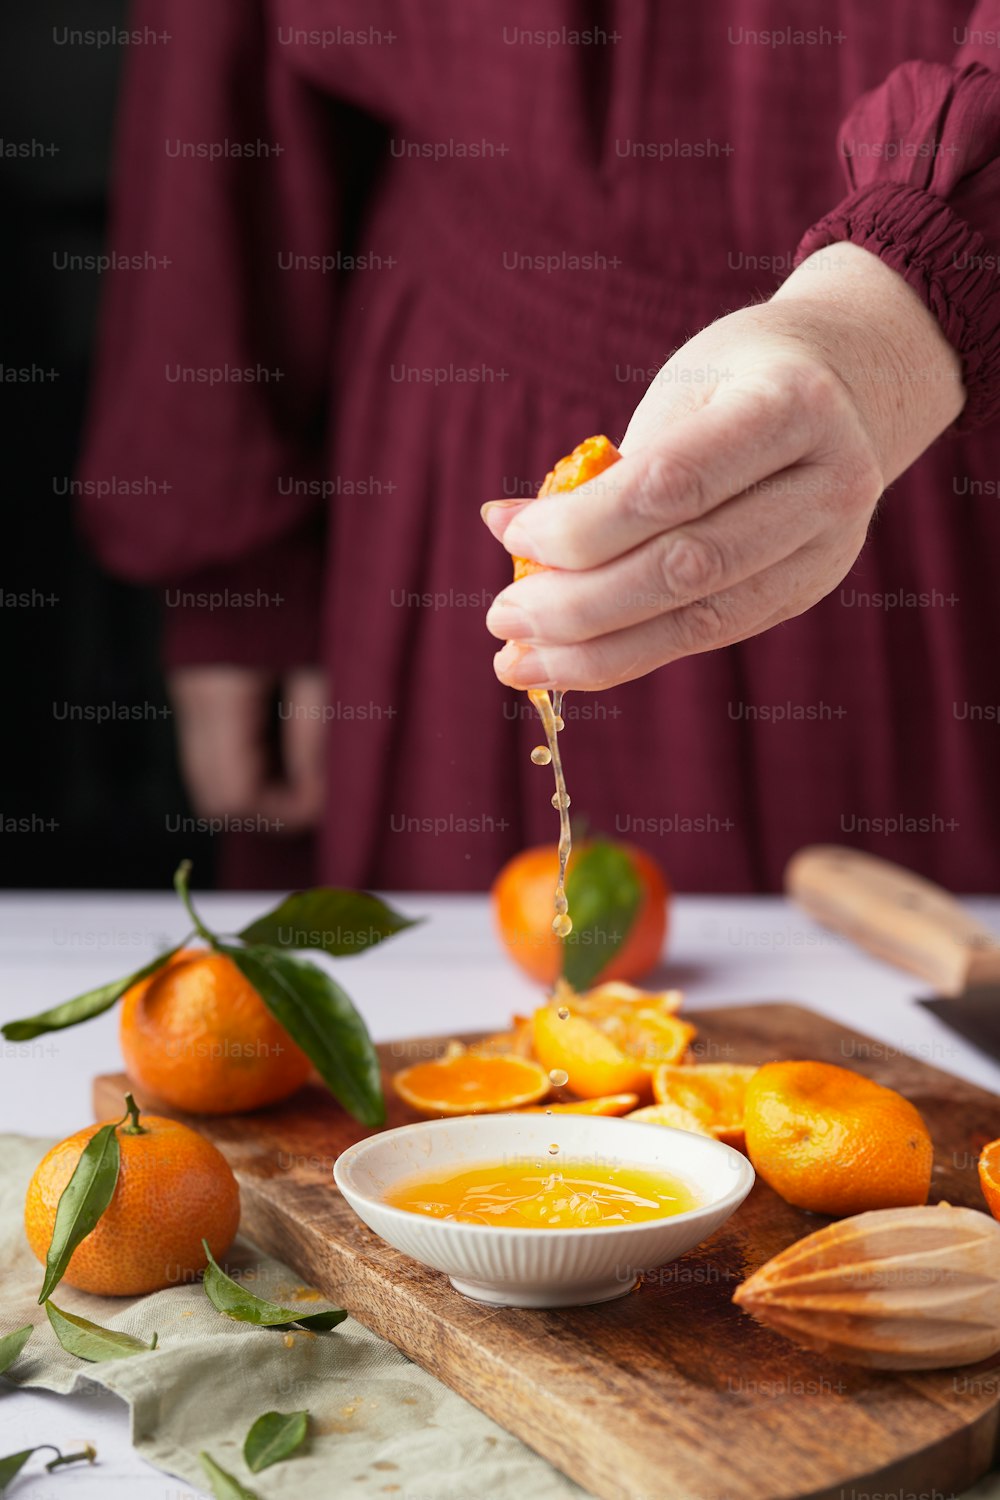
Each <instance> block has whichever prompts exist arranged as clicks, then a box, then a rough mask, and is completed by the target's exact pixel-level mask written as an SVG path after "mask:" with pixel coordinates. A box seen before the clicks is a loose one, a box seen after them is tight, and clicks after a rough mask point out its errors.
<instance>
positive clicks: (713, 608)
mask: <svg viewBox="0 0 1000 1500" xmlns="http://www.w3.org/2000/svg"><path fill="white" fill-rule="evenodd" d="M670 625H671V635H672V639H673V645H674V648H675V651H676V654H677V655H678V656H689V655H691V654H693V653H694V652H697V651H705V650H707V649H708V648H709V647H711V646H715V645H717V644H720V643H721V642H722V640H723V639H724V638H725V633H726V626H727V621H726V615H725V610H724V608H723V606H722V601H721V600H719V599H716V598H713V597H712V596H708V597H707V598H704V599H698V600H697V601H696V602H695V603H694V604H689V605H687V606H686V608H684V609H680V610H678V611H677V613H676V614H674V615H671V616H670Z"/></svg>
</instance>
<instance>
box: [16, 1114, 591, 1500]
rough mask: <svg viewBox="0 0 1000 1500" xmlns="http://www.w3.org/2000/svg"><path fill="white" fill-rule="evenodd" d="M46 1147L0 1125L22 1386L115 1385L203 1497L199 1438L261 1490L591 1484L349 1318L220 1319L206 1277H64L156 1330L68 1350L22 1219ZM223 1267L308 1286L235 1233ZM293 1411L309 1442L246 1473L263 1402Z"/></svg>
mask: <svg viewBox="0 0 1000 1500" xmlns="http://www.w3.org/2000/svg"><path fill="white" fill-rule="evenodd" d="M51 1144H52V1143H51V1142H50V1141H42V1140H37V1139H29V1138H26V1137H23V1136H13V1135H7V1136H0V1163H2V1168H0V1266H2V1267H3V1270H2V1273H0V1276H2V1290H3V1303H2V1312H0V1334H4V1333H10V1332H11V1331H12V1330H13V1329H15V1328H21V1327H23V1326H24V1325H25V1324H26V1323H33V1324H34V1325H35V1332H34V1333H33V1334H32V1337H31V1339H30V1341H29V1343H28V1345H27V1347H26V1348H25V1350H24V1352H23V1353H22V1355H21V1356H20V1358H19V1359H18V1360H17V1362H16V1364H15V1365H14V1366H13V1367H12V1369H11V1371H10V1378H11V1379H13V1380H15V1381H16V1382H17V1383H19V1384H20V1385H22V1386H40V1387H42V1388H43V1389H44V1390H48V1391H57V1392H61V1393H63V1394H66V1393H68V1392H74V1393H77V1394H79V1393H81V1392H86V1391H87V1390H88V1389H93V1388H95V1387H100V1388H103V1389H105V1390H109V1391H113V1392H114V1393H115V1394H116V1395H118V1396H120V1397H121V1398H122V1399H123V1400H124V1401H126V1402H127V1403H128V1405H129V1408H130V1412H131V1433H132V1442H133V1444H134V1446H135V1448H136V1451H137V1452H138V1453H140V1454H141V1455H142V1457H143V1458H144V1459H147V1460H148V1462H149V1463H151V1464H155V1465H156V1467H157V1468H159V1469H164V1470H166V1471H167V1472H168V1473H170V1474H175V1475H178V1476H179V1477H180V1478H182V1479H184V1480H185V1481H186V1482H187V1483H189V1484H190V1485H192V1486H193V1487H194V1488H195V1489H197V1490H200V1491H201V1492H203V1493H206V1494H207V1493H208V1492H209V1485H208V1482H207V1480H206V1477H205V1473H204V1470H203V1469H202V1467H201V1464H200V1463H199V1461H198V1454H199V1453H200V1452H201V1451H202V1450H203V1449H204V1450H207V1451H208V1452H209V1453H211V1455H212V1457H213V1458H215V1460H216V1461H217V1462H218V1463H220V1464H221V1465H222V1467H223V1468H225V1469H228V1470H229V1471H230V1473H232V1474H234V1475H235V1476H236V1477H237V1478H238V1479H239V1480H240V1481H241V1482H242V1483H243V1484H244V1485H245V1486H246V1487H247V1488H248V1489H251V1490H253V1491H254V1492H255V1493H256V1494H258V1495H259V1496H260V1497H261V1500H269V1497H271V1496H274V1497H278V1496H285V1495H288V1496H291V1495H294V1496H295V1497H296V1500H313V1497H315V1500H329V1497H330V1496H331V1495H333V1494H336V1496H337V1497H338V1500H480V1497H482V1496H484V1495H489V1496H490V1497H496V1500H508V1497H509V1500H570V1497H577V1500H579V1497H581V1496H583V1495H584V1494H585V1493H586V1492H585V1491H584V1490H582V1489H580V1487H579V1486H578V1485H576V1484H573V1483H572V1482H571V1481H570V1480H568V1479H566V1478H565V1477H564V1476H563V1475H562V1474H560V1473H559V1472H558V1470H556V1469H554V1468H553V1467H552V1466H551V1465H550V1464H548V1463H546V1461H545V1460H544V1459H542V1458H539V1457H538V1455H537V1454H536V1453H533V1452H532V1451H531V1449H530V1448H527V1447H525V1445H524V1444H523V1443H522V1442H520V1441H519V1440H518V1439H517V1438H515V1437H512V1436H511V1435H510V1433H508V1432H505V1431H504V1430H503V1428H502V1427H498V1426H497V1424H496V1423H495V1422H492V1421H491V1420H490V1419H489V1418H488V1417H485V1416H484V1415H483V1414H482V1412H480V1411H478V1410H477V1409H476V1408H475V1407H474V1406H471V1405H470V1404H469V1402H467V1401H465V1400H463V1399H462V1397H461V1396H457V1395H455V1393H454V1392H453V1391H450V1390H449V1389H448V1388H447V1387H446V1386H444V1385H442V1384H441V1382H440V1381H439V1380H436V1379H435V1378H434V1377H433V1376H432V1375H428V1374H427V1373H426V1371H424V1370H422V1369H420V1367H419V1365H415V1364H413V1363H411V1361H410V1360H408V1359H407V1358H406V1356H405V1355H403V1354H400V1352H399V1350H398V1349H395V1348H394V1347H393V1346H392V1345H391V1344H388V1343H386V1342H385V1340H383V1339H380V1338H378V1337H377V1336H376V1335H375V1334H373V1333H369V1331H368V1330H367V1329H366V1328H362V1327H361V1325H360V1324H359V1323H356V1322H355V1321H354V1319H353V1318H348V1319H347V1321H346V1322H344V1323H341V1324H340V1325H339V1327H338V1328H336V1329H335V1330H334V1331H332V1332H330V1333H325V1334H309V1333H305V1332H300V1333H292V1334H288V1335H286V1334H285V1333H283V1332H280V1331H277V1330H273V1331H267V1330H264V1329H256V1328H251V1327H249V1326H248V1325H247V1324H245V1323H236V1322H233V1321H232V1319H230V1318H225V1317H223V1316H222V1315H221V1314H220V1313H218V1312H216V1310H215V1308H214V1307H213V1306H212V1304H211V1303H210V1302H209V1300H208V1298H207V1297H206V1296H205V1293H204V1291H203V1290H202V1288H201V1286H200V1284H195V1285H182V1286H176V1287H171V1288H170V1289H169V1290H168V1291H163V1292H154V1293H153V1294H152V1295H151V1296H148V1297H93V1296H90V1295H89V1294H88V1293H85V1292H77V1291H74V1290H73V1288H72V1287H69V1286H67V1285H66V1284H65V1283H62V1284H61V1285H60V1286H59V1287H58V1288H57V1290H56V1293H55V1297H54V1301H55V1302H56V1303H57V1304H58V1305H59V1307H61V1308H64V1309H65V1310H66V1311H68V1312H74V1313H78V1314H80V1315H81V1316H83V1317H87V1318H90V1319H91V1320H92V1321H94V1322H96V1323H101V1324H104V1325H105V1326H107V1327H110V1328H115V1329H118V1330H120V1331H122V1332H125V1333H131V1334H134V1335H135V1336H136V1337H138V1338H142V1339H144V1340H147V1341H148V1340H149V1339H151V1338H152V1335H153V1333H154V1332H156V1333H158V1334H159V1339H160V1346H159V1348H157V1349H156V1350H154V1351H153V1352H151V1353H149V1354H139V1355H135V1356H134V1357H132V1358H130V1359H122V1360H115V1361H113V1362H110V1363H106V1364H87V1363H84V1362H83V1361H82V1360H79V1359H76V1358H75V1357H74V1356H73V1355H71V1354H67V1353H66V1352H65V1350H64V1349H63V1348H62V1347H61V1346H60V1344H59V1343H58V1342H57V1340H56V1337H55V1334H54V1333H53V1332H52V1329H51V1328H50V1327H49V1323H48V1319H47V1318H46V1316H45V1313H44V1311H43V1309H42V1308H40V1307H39V1306H38V1302H37V1297H38V1292H39V1289H40V1287H41V1272H42V1268H41V1266H40V1265H39V1263H38V1261H36V1260H35V1257H34V1256H33V1255H32V1253H31V1251H30V1250H29V1248H28V1245H27V1241H26V1240H25V1237H24V1229H23V1225H22V1214H23V1210H24V1195H25V1191H26V1189H27V1185H28V1180H29V1178H30V1177H31V1174H32V1172H33V1171H34V1169H35V1166H36V1165H37V1163H38V1162H39V1161H40V1160H41V1158H42V1156H43V1155H44V1153H45V1152H46V1151H47V1150H48V1148H49V1146H50V1145H51ZM226 1265H227V1267H228V1268H229V1269H230V1270H232V1269H233V1268H234V1267H236V1268H240V1269H239V1271H238V1272H237V1274H238V1275H239V1276H240V1279H241V1280H243V1281H245V1282H246V1283H247V1284H248V1285H249V1287H250V1289H251V1290H252V1291H254V1292H256V1293H257V1295H258V1296H261V1297H266V1298H268V1299H269V1300H271V1301H274V1302H279V1303H282V1304H283V1305H288V1306H293V1307H294V1306H295V1305H296V1303H297V1301H299V1300H300V1299H302V1294H303V1293H304V1292H305V1291H306V1290H307V1289H306V1288H304V1287H303V1286H302V1285H301V1282H300V1280H299V1278H298V1277H296V1275H295V1273H294V1272H293V1271H290V1270H289V1269H288V1268H287V1267H286V1266H283V1265H281V1264H280V1262H278V1261H275V1260H270V1259H268V1258H266V1257H264V1256H262V1255H260V1254H259V1253H258V1252H256V1251H255V1250H254V1249H253V1248H252V1247H251V1246H249V1245H247V1244H246V1243H245V1242H241V1241H237V1243H236V1245H235V1246H234V1248H233V1249H232V1250H231V1251H230V1252H229V1254H228V1255H227V1256H226ZM301 1305H302V1311H303V1313H308V1312H315V1311H316V1308H317V1306H319V1305H326V1304H325V1302H323V1303H317V1302H316V1300H315V1297H313V1300H311V1301H310V1300H301ZM3 1378H4V1377H2V1376H0V1387H2V1385H3ZM303 1410H307V1411H309V1412H310V1413H311V1427H310V1430H311V1437H310V1439H309V1441H308V1443H307V1444H306V1445H304V1447H303V1448H301V1449H300V1450H299V1451H298V1453H296V1454H295V1456H294V1457H293V1458H291V1459H289V1460H287V1462H285V1463H281V1464H277V1465H275V1466H274V1467H273V1468H270V1469H267V1470H266V1471H264V1472H263V1473H261V1474H251V1473H250V1472H249V1471H248V1470H247V1469H246V1468H245V1466H244V1464H243V1456H242V1447H243V1439H244V1437H245V1436H246V1433H247V1430H248V1428H249V1427H250V1424H251V1423H252V1422H253V1421H254V1420H255V1419H256V1418H257V1417H259V1416H260V1415H261V1413H262V1412H265V1411H286V1412H287V1411H303ZM44 1456H46V1457H47V1456H48V1455H44ZM100 1461H101V1460H100V1455H98V1463H100ZM72 1472H73V1471H72V1470H66V1471H65V1473H66V1474H67V1475H71V1474H72ZM22 1482H25V1481H22ZM17 1483H18V1481H16V1480H15V1481H14V1484H13V1485H12V1486H11V1490H12V1493H11V1500H16V1494H17V1489H16V1486H17ZM54 1485H55V1481H53V1487H54ZM67 1493H68V1490H67Z"/></svg>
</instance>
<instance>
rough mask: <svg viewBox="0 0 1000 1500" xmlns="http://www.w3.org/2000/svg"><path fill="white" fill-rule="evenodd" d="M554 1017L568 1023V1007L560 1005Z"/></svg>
mask: <svg viewBox="0 0 1000 1500" xmlns="http://www.w3.org/2000/svg"><path fill="white" fill-rule="evenodd" d="M556 1015H557V1016H558V1017H559V1019H560V1021H568V1020H569V1006H568V1005H560V1007H559V1009H558V1010H557V1011H556Z"/></svg>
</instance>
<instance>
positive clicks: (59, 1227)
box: [38, 1124, 121, 1302]
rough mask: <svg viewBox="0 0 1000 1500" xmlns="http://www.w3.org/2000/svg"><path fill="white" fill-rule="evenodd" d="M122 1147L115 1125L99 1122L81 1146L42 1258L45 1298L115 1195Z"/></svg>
mask: <svg viewBox="0 0 1000 1500" xmlns="http://www.w3.org/2000/svg"><path fill="white" fill-rule="evenodd" d="M120 1166H121V1148H120V1147H119V1145H118V1126H117V1124H113V1125H102V1126H101V1128H100V1130H98V1131H97V1133H96V1134H95V1135H92V1136H91V1138H90V1140H89V1141H88V1142H87V1144H86V1146H84V1148H83V1151H82V1152H81V1153H80V1160H79V1161H78V1162H77V1164H76V1166H75V1167H74V1169H73V1175H72V1177H71V1178H70V1180H69V1182H67V1184H66V1186H65V1187H64V1188H63V1190H62V1195H61V1197H60V1199H59V1206H58V1207H57V1209H56V1221H55V1223H54V1225H53V1226H52V1241H51V1243H50V1245H49V1253H48V1255H47V1257H46V1260H45V1280H44V1281H43V1282H42V1290H41V1291H40V1292H39V1294H38V1300H39V1302H47V1301H48V1299H49V1297H51V1295H52V1293H53V1292H54V1291H55V1289H56V1287H57V1286H58V1285H59V1283H60V1281H61V1280H62V1278H63V1276H64V1274H65V1272H66V1267H67V1266H68V1265H69V1263H70V1258H71V1257H72V1254H73V1251H74V1250H75V1249H76V1247H77V1245H79V1243H80V1241H81V1240H85V1239H86V1238H87V1235H88V1234H90V1232H91V1230H92V1229H93V1228H94V1226H95V1225H96V1224H97V1221H98V1220H99V1219H100V1217H101V1215H102V1214H103V1212H104V1210H105V1209H106V1208H107V1206H108V1204H109V1203H110V1202H111V1200H112V1198H113V1197H114V1195H115V1188H116V1186H117V1184H118V1171H119V1168H120Z"/></svg>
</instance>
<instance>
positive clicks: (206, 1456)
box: [198, 1453, 259, 1500]
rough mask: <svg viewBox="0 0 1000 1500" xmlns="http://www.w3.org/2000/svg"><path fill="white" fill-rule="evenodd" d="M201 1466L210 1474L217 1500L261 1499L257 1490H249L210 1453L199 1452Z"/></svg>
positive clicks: (209, 1477) (209, 1478)
mask: <svg viewBox="0 0 1000 1500" xmlns="http://www.w3.org/2000/svg"><path fill="white" fill-rule="evenodd" d="M198 1457H199V1459H200V1460H201V1466H202V1468H203V1469H204V1470H205V1473H206V1474H207V1475H208V1482H209V1484H210V1485H211V1486H212V1494H213V1495H214V1496H215V1500H259V1497H258V1495H257V1492H256V1490H248V1489H247V1487H246V1485H245V1484H240V1482H239V1480H238V1479H235V1478H234V1477H233V1475H232V1474H230V1473H229V1472H228V1470H226V1469H223V1468H221V1467H220V1466H219V1465H218V1464H217V1463H216V1462H215V1459H214V1458H213V1457H212V1455H211V1454H210V1453H199V1454H198Z"/></svg>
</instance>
